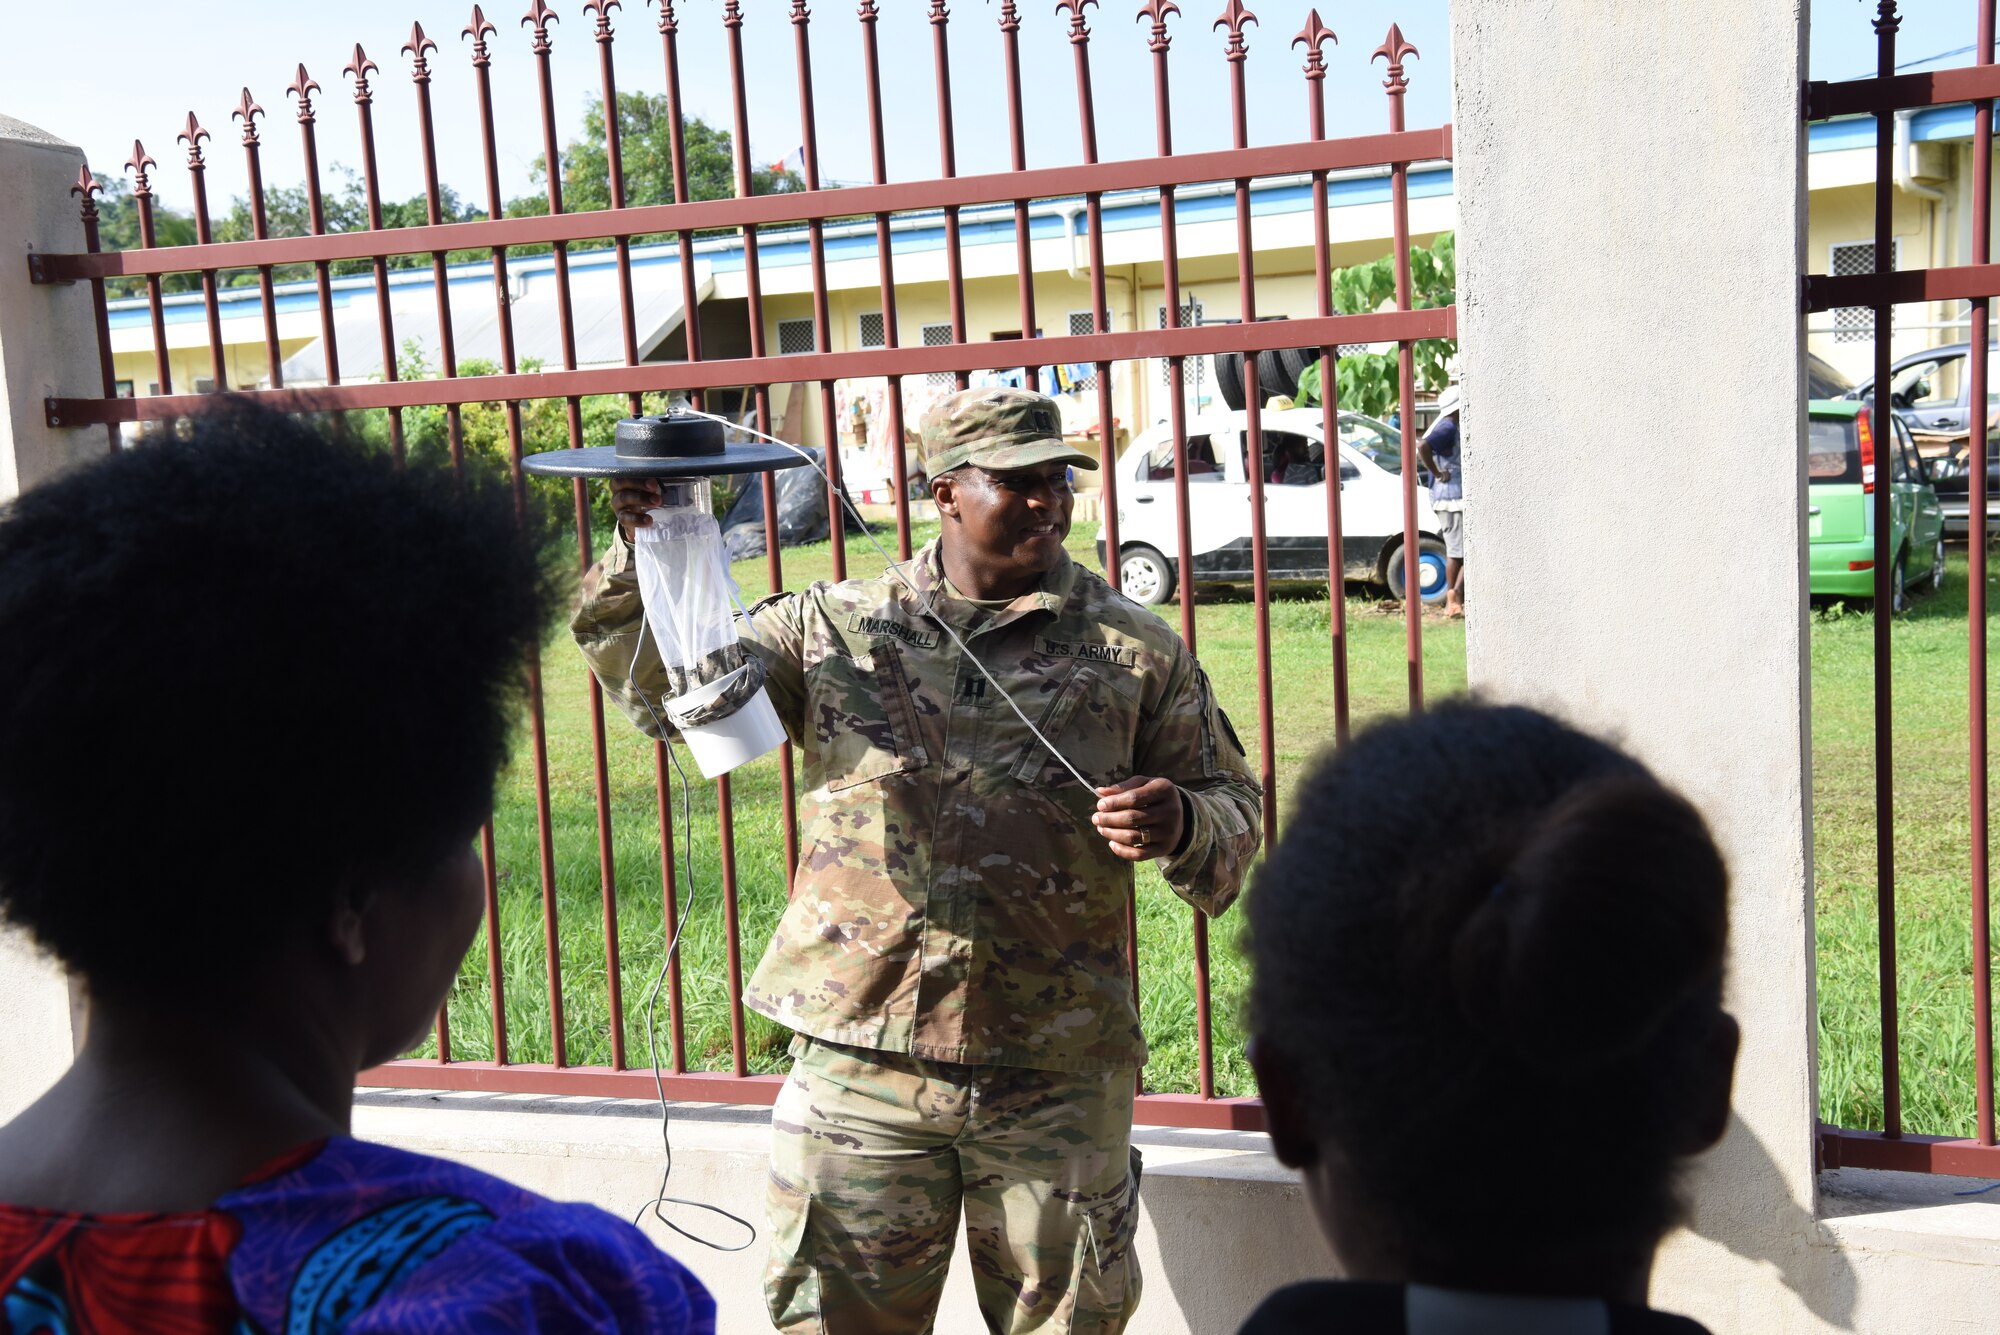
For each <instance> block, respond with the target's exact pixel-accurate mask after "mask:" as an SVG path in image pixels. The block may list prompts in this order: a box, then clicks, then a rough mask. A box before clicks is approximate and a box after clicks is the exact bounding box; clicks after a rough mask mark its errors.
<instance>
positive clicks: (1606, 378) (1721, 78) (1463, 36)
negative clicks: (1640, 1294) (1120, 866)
mask: <svg viewBox="0 0 2000 1335" xmlns="http://www.w3.org/2000/svg"><path fill="white" fill-rule="evenodd" d="M1451 21H1452V36H1453V44H1454V46H1453V55H1454V71H1455V79H1456V87H1455V101H1456V108H1455V116H1454V120H1455V122H1456V142H1457V162H1456V164H1455V166H1456V171H1457V181H1458V204H1459V210H1460V217H1461V220H1462V221H1461V227H1460V231H1459V234H1458V254H1459V275H1460V277H1459V302H1460V307H1459V332H1460V337H1461V353H1460V357H1461V365H1462V367H1463V378H1464V386H1465V392H1466V399H1465V403H1466V407H1465V424H1466V425H1465V429H1466V454H1467V477H1468V479H1469V482H1468V500H1469V505H1468V513H1467V525H1466V527H1467V562H1466V577H1467V582H1468V604H1469V611H1470V620H1469V623H1468V627H1467V635H1466V657H1467V665H1468V671H1469V675H1470V679H1471V682H1472V685H1473V688H1474V689H1475V690H1476V691H1478V692H1480V693H1481V694H1483V695H1484V696H1486V697H1488V698H1494V699H1502V700H1519V701H1526V702H1530V703H1534V704H1538V705H1541V706H1544V707H1546V708H1549V709H1551V710H1553V711H1555V712H1557V713H1559V714H1561V715H1564V716H1566V717H1568V718H1570V719H1572V720H1574V721H1576V722H1578V723H1580V724H1582V725H1584V726H1586V727H1589V728H1592V729H1595V730H1598V731H1600V732H1603V733H1607V734H1610V735H1611V736H1614V737H1617V738H1619V739H1621V740H1622V741H1624V742H1625V743H1626V744H1627V745H1629V746H1630V747H1632V748H1633V749H1634V750H1636V751H1637V752H1638V753H1639V754H1640V755H1641V756H1643V757H1644V758H1645V759H1646V761H1647V762H1648V763H1649V764H1651V765H1652V766H1653V767H1654V768H1655V769H1656V770H1657V771H1658V772H1659V773H1660V774H1661V775H1662V776H1663V777H1664V778H1666V779H1667V780H1668V781H1670V782H1672V783H1673V784H1675V785H1677V786H1678V787H1679V788H1680V789H1681V790H1682V791H1684V792H1686V793H1687V794H1688V795H1689V796H1690V797H1691V798H1692V799H1693V800H1694V801H1695V802H1696V803H1698V804H1699V806H1700V807H1701V809H1702V811H1703V812H1704V813H1705V814H1706V816H1707V818H1708V820H1709V822H1710V824H1711V826H1712V827H1713V829H1714V831H1715V834H1716V836H1717V838H1718V839H1719V841H1720V842H1721V845H1722V847H1723V850H1724V852H1725V853H1726V855H1727V857H1728V860H1729V865H1730V868H1731V870H1732V872H1733V875H1734V904H1733V916H1732V922H1731V927H1732V933H1733V939H1732V949H1733V958H1732V962H1731V967H1730V997H1729V1003H1730V1007H1731V1009H1732V1010H1733V1011H1734V1012H1735V1013H1736V1014H1737V1016H1738V1017H1739V1019H1740V1020H1741V1021H1742V1024H1743V1031H1744V1047H1743V1055H1742V1059H1741V1061H1740V1063H1739V1065H1738V1067H1737V1098H1736V1108H1737V1118H1736V1122H1735V1125H1734V1127H1733V1130H1732V1132H1731V1134H1730V1136H1729V1137H1728V1139H1727V1140H1726V1142H1725V1143H1724V1144H1723V1146H1722V1147H1721V1148H1720V1149H1719V1150H1717V1151H1716V1152H1714V1153H1712V1154H1711V1155H1709V1156H1708V1157H1707V1158H1706V1159H1705V1160H1704V1161H1702V1163H1701V1164H1700V1166H1699V1167H1698V1169H1697V1170H1696V1171H1695V1172H1694V1174H1693V1176H1692V1178H1691V1179H1690V1182H1689V1194H1690V1196H1691V1198H1692V1201H1693V1205H1694V1218H1693V1220H1692V1229H1691V1231H1689V1232H1687V1233H1684V1234H1682V1235H1678V1236H1677V1237H1676V1238H1675V1239H1673V1240H1672V1241H1671V1243H1670V1244H1669V1246H1668V1247H1667V1249H1666V1250H1665V1252H1664V1254H1663V1257H1662V1262H1661V1267H1660V1270H1659V1272H1658V1274H1657V1276H1656V1280H1655V1284H1654V1298H1655V1301H1656V1302H1658V1303H1660V1304H1661V1305H1663V1306H1666V1307H1668V1308H1671V1309H1674V1310H1678V1311H1683V1312H1686V1313H1688V1314H1690V1315H1692V1316H1695V1317H1696V1318H1698V1319H1701V1320H1704V1321H1705V1322H1706V1323H1707V1324H1709V1325H1711V1326H1712V1327H1713V1328H1714V1329H1716V1330H1718V1331H1723V1330H1732V1331H1733V1330H1757V1331H1765V1332H1777V1331H1791V1330H1809V1329H1810V1330H1818V1329H1826V1328H1839V1329H1845V1328H1847V1327H1848V1318H1849V1317H1850V1316H1851V1314H1852V1286H1851V1284H1850V1285H1848V1286H1846V1289H1845V1292H1846V1298H1845V1299H1842V1297H1841V1291H1842V1290H1841V1285H1840V1283H1839V1277H1838V1275H1837V1273H1836V1272H1837V1271H1839V1270H1840V1268H1841V1266H1842V1265H1843V1264H1844V1263H1843V1262H1842V1260H1841V1258H1840V1257H1839V1256H1838V1254H1837V1253H1833V1252H1832V1251H1831V1250H1830V1249H1827V1248H1826V1247H1825V1239H1824V1237H1823V1235H1822V1234H1821V1232H1820V1229H1819V1226H1818V1224H1817V1221H1816V1219H1815V1204H1816V1203H1815V1178H1814V1129H1815V1121H1814V1084H1813V951H1812V914H1811V861H1810V852H1811V834H1810V827H1809V823H1808V813H1809V811H1810V809H1811V806H1810V802H1809V800H1808V788H1807V784H1808V769H1807V765H1808V746H1809V740H1810V736H1809V732H1808V728H1807V720H1808V709H1809V704H1810V701H1809V678H1808V669H1809V659H1808V644H1807V622H1806V599H1805V567H1804V544H1805V535H1804V504H1805V502H1804V490H1805V489H1804V476H1803V470H1802V464H1801V459H1802V413H1803V400H1804V396H1803V389H1802V382H1801V353H1800V348H1801V328H1800V316H1799V296H1798V294H1799V275H1800V274H1801V273H1802V272H1803V271H1804V270H1803V266H1802V253H1803V246H1804V238H1805V230H1804V201H1805V191H1804V132H1803V127H1802V126H1801V124H1800V120H1799V87H1800V80H1801V79H1802V78H1803V77H1804V60H1805V55H1804V50H1805V36H1806V16H1805V11H1804V4H1803V0H1745V3H1742V4H1732V5H1723V6H1718V5H1714V4H1710V3H1707V0H1659V3H1655V4H1644V5H1634V4H1605V3H1603V0H1544V2H1543V3H1540V4H1534V5H1525V4H1521V3H1519V2H1518V0H1453V4H1452V6H1451ZM1605 944H1606V948H1607V949H1619V948H1629V949H1633V950H1643V949H1644V948H1645V945H1644V943H1643V942H1629V943H1622V947H1621V943H1617V942H1607V943H1605ZM1579 1113H1580V1114H1584V1115H1587V1113H1586V1111H1585V1110H1579ZM1843 1304H1844V1305H1843ZM1869 1328H1871V1329H1887V1328H1888V1327H1869ZM1932 1328H1935V1327H1932Z"/></svg>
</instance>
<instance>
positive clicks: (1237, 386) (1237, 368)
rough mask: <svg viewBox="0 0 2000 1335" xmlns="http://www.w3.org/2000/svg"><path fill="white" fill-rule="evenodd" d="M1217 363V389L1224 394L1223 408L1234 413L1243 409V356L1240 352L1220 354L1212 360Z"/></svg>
mask: <svg viewBox="0 0 2000 1335" xmlns="http://www.w3.org/2000/svg"><path fill="white" fill-rule="evenodd" d="M1211 360H1212V361H1213V362H1214V363H1215V387H1216V389H1218V390H1219V391H1221V393H1222V406H1223V407H1225V408H1228V409H1229V410H1230V411H1232V412H1234V411H1237V410H1239V409H1241V408H1242V407H1243V354H1242V353H1240V352H1218V353H1216V354H1215V356H1214V357H1213V358H1212V359H1211Z"/></svg>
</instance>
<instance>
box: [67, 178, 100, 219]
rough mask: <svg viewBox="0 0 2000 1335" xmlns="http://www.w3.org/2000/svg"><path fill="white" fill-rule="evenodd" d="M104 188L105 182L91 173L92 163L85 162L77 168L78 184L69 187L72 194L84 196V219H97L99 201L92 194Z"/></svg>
mask: <svg viewBox="0 0 2000 1335" xmlns="http://www.w3.org/2000/svg"><path fill="white" fill-rule="evenodd" d="M102 189H104V183H103V182H102V181H100V180H98V179H97V178H96V177H95V176H93V175H91V173H90V165H89V164H88V163H85V164H84V165H83V166H81V167H78V168H77V169H76V184H75V185H73V186H71V187H70V188H69V192H70V193H71V194H72V195H82V196H83V220H84V221H85V222H87V223H88V222H96V221H97V201H96V200H94V199H92V198H91V196H92V195H94V194H96V193H97V192H98V191H100V190H102Z"/></svg>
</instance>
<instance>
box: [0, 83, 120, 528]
mask: <svg viewBox="0 0 2000 1335" xmlns="http://www.w3.org/2000/svg"><path fill="white" fill-rule="evenodd" d="M82 166H83V151H82V150H81V149H78V148H76V147H74V146H72V145H70V144H65V143H63V142H62V141H61V140H60V139H57V138H55V137H54V136H53V135H50V134H48V133H46V132H45V131H42V130H38V129H36V128H35V127H34V126H32V125H28V124H26V123H24V122H22V121H17V120H12V119H10V118H8V117H6V116H0V181H5V182H6V188H5V189H4V190H0V500H5V499H6V498H7V497H9V496H17V495H19V494H20V493H21V492H23V491H25V490H26V489H27V488H29V487H32V486H33V485H35V483H37V482H39V481H41V480H42V479H44V478H46V477H49V476H50V475H52V474H54V473H56V472H57V471H59V470H60V469H62V468H65V467H67V466H68V465H70V464H72V463H75V462H77V461H79V460H82V459H86V458H94V457H96V456H97V455H99V454H102V453H103V452H104V451H105V450H106V449H108V448H109V438H108V437H107V436H106V434H105V432H104V429H103V428H102V427H98V428H93V429H88V430H79V429H71V428H66V427H56V428H51V427H50V426H49V425H48V421H47V418H46V414H45V410H44V407H43V403H42V401H43V399H45V398H46V397H48V396H49V395H51V394H62V395H70V396H82V395H97V394H101V393H102V392H103V388H104V387H103V382H102V380H101V378H100V372H99V368H98V358H97V331H96V324H95V316H94V315H93V313H92V311H91V307H90V287H89V285H88V284H85V283H77V284H74V285H71V286H59V285H49V286H37V285H35V284H34V283H31V282H29V281H28V256H29V255H30V254H32V253H33V252H35V251H57V252H63V251H78V250H82V249H83V223H82V222H81V220H80V214H79V208H78V203H77V199H76V197H75V196H73V195H71V194H70V193H69V188H70V186H71V185H73V184H74V183H75V182H76V174H77V169H78V168H80V167H82Z"/></svg>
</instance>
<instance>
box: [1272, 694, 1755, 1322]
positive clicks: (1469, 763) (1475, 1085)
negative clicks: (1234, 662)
mask: <svg viewBox="0 0 2000 1335" xmlns="http://www.w3.org/2000/svg"><path fill="white" fill-rule="evenodd" d="M1418 802H1422V803H1423V804H1425V806H1426V809H1427V810H1430V811H1431V812H1433V813H1434V818H1435V820H1436V822H1437V825H1438V828H1440V829H1448V830H1450V831H1452V838H1451V839H1449V840H1446V841H1436V840H1432V841H1421V840H1417V841H1413V840H1411V839H1410V838H1409V836H1408V831H1407V829H1406V828H1405V827H1404V826H1403V825H1402V824H1401V823H1399V821H1398V820H1397V817H1396V813H1398V812H1402V811H1407V810H1409V809H1410V808H1411V804H1413V803H1418ZM1247 911H1248V913H1249V915H1250V939H1251V948H1250V956H1251V967H1252V981H1251V987H1250V1028H1251V1035H1252V1037H1251V1044H1250V1062H1251V1065H1252V1067H1253V1068H1254V1069H1255V1070H1256V1073H1257V1081H1258V1085H1259V1087H1260V1090H1261V1092H1262V1094H1263V1098H1264V1105H1265V1115H1266V1118H1267V1121H1268V1126H1269V1129H1270V1134H1271V1143H1272V1147H1273V1150H1274V1151H1275V1153H1276V1154H1277V1156H1278V1158H1279V1159H1280V1160H1281V1161H1283V1162H1284V1163H1286V1164H1288V1165H1290V1166H1291V1167H1293V1168H1296V1169H1297V1170H1298V1171H1299V1172H1300V1174H1301V1175H1302V1177H1303V1179H1304V1183H1305V1190H1306V1195H1307V1197H1308V1199H1309V1201H1310V1202H1311V1205H1312V1208H1313V1210H1314V1212H1315V1214H1316V1216H1317V1218H1318V1221H1319V1225H1320V1228H1321V1230H1322V1231H1323V1232H1324V1233H1325V1235H1326V1238H1327V1240H1328V1241H1329V1242H1330V1243H1331V1244H1332V1247H1333V1250H1334V1252H1335V1254H1336V1255H1337V1257H1338V1258H1339V1261H1340V1263H1341V1267H1342V1270H1343V1272H1344V1273H1345V1274H1346V1275H1347V1276H1348V1278H1347V1279H1345V1280H1339V1281H1334V1280H1326V1281H1316V1282H1310V1283H1304V1284H1295V1285H1291V1286H1289V1287H1287V1288H1284V1289H1281V1290H1279V1291H1278V1292H1277V1293H1275V1294H1273V1295H1271V1296H1270V1297H1269V1298H1268V1299H1266V1300H1265V1302H1264V1304H1263V1305H1262V1306H1261V1307H1259V1308H1258V1309H1257V1310H1256V1312H1254V1313H1253V1314H1252V1316H1251V1317H1250V1319H1249V1321H1248V1322H1247V1323H1246V1324H1245V1325H1244V1326H1243V1328H1242V1335H1293V1333H1298V1335H1303V1333H1304V1332H1308V1331H1312V1332H1317V1331H1327V1330H1338V1331H1341V1332H1344V1333H1351V1335H1401V1333H1403V1332H1408V1335H1429V1333H1431V1332H1469V1331H1492V1332H1514V1331H1522V1332H1528V1331H1533V1332H1556V1331H1561V1332H1572V1331H1573V1332H1584V1331H1594V1332H1600V1333H1601V1335H1703V1328H1702V1327H1701V1326H1699V1325H1697V1324H1696V1323H1695V1322H1693V1321H1690V1320H1687V1319H1686V1318H1683V1317H1678V1316H1670V1315H1666V1314H1663V1313H1659V1312H1654V1311H1651V1310H1649V1309H1648V1308H1647V1307H1646V1290H1647V1282H1648V1277H1649V1275H1650V1272H1651V1269H1652V1264H1653V1253H1654V1250H1655V1249H1656V1248H1657V1247H1658V1245H1659V1243H1660V1240H1661V1239H1662V1237H1664V1236H1665V1234H1666V1233H1667V1231H1668V1230H1669V1229H1671V1228H1672V1227H1674V1226H1675V1224H1676V1223H1678V1222H1679V1221H1680V1219H1681V1214H1682V1211H1681V1206H1680V1204H1679V1202H1678V1200H1677V1199H1676V1195H1675V1191H1674V1180H1675V1176H1676V1173H1677V1171H1678V1169H1679V1167H1680V1165H1681V1164H1683V1163H1684V1162H1685V1161H1686V1160H1687V1159H1688V1158H1689V1157H1690V1156H1692V1155H1695V1154H1698V1153H1700V1152H1701V1151H1703V1150H1705V1149H1706V1148H1708V1147H1709V1146H1711V1145H1713V1144H1714V1143H1715V1142H1716V1141H1717V1140H1719V1139H1720V1138H1721V1136H1722V1133H1723V1131H1724V1128H1725V1127H1726V1126H1727V1124H1728V1119H1729V1092H1730V1082H1731V1074H1732V1070H1733V1067H1734V1064H1735V1057H1736V1048H1737V1039H1738V1033H1737V1026H1736V1022H1735V1021H1734V1020H1733V1019H1732V1018H1731V1017H1730V1016H1729V1015H1728V1014H1727V1013H1726V1012H1725V1011H1724V1010H1723V1008H1722V983H1723V963H1724V954H1725V949H1726V945H1727V934H1728V875H1727V872H1726V870H1725V868H1724V865H1723V861H1722V857H1721V854H1720V853H1719V852H1718V851H1717V850H1716V847H1715V843H1714V841H1713V840H1712V839H1711V838H1710V836H1709V833H1708V830H1707V827H1706V826H1705V825H1704V824H1703V822H1702V819H1701V817H1700V815H1698V814H1697V813H1696V812H1695V810H1694V808H1693V807H1691V806H1690V805H1689V804H1688V803H1687V801H1686V800H1685V799H1683V798H1681V797H1680V796H1678V795H1677V794H1675V793H1674V792H1673V791H1672V790H1670V789H1669V788H1667V787H1665V786H1664V785H1663V784H1661V783H1660V781H1659V780H1658V779H1656V778H1654V777H1653V776H1652V775H1651V774H1650V773H1648V772H1647V770H1646V769H1645V767H1643V766H1642V765H1640V764H1639V763H1638V762H1637V761H1635V760H1633V759H1631V758H1630V757H1629V756H1626V755H1624V754H1622V753H1621V752H1620V751H1618V750H1617V749H1616V748H1615V747H1613V746H1611V745H1609V744H1608V743H1605V742H1602V741H1599V740H1597V739H1596V738H1593V737H1589V736H1586V735H1584V734H1583V733H1580V732H1577V731H1576V730H1574V729H1572V728H1569V727H1567V726H1565V725H1563V724H1562V723H1559V722H1557V721H1556V720H1554V719H1552V718H1549V717H1548V716H1547V715H1544V714H1541V713H1537V712H1535V711H1533V710H1530V709H1522V708H1500V707H1492V706H1484V705H1476V704H1463V703H1461V704H1454V705H1447V706H1445V707H1444V708H1442V709H1439V710H1437V711H1435V712H1433V713H1428V714H1424V715H1421V716H1418V717H1414V718H1410V719H1407V720H1400V721H1397V722H1392V723H1384V724H1379V725H1377V726H1375V727H1373V728H1371V729H1368V730H1366V731H1364V732H1362V733H1361V734H1359V735H1358V736H1356V737H1355V739H1354V740H1353V741H1352V743H1350V744H1349V745H1347V746H1345V747H1343V748H1341V749H1340V750H1339V751H1338V752H1336V753H1334V754H1333V755H1332V756H1331V757H1330V758H1328V759H1326V760H1324V761H1322V762H1321V763H1320V764H1319V766H1318V768H1317V769H1316V770H1314V771H1313V772H1312V773H1311V774H1310V775H1309V776H1308V777H1307V778H1306V780H1305V782H1304V783H1303V784H1302V785H1301V786H1300V789H1299V792H1298V797H1297V802H1296V804H1295V806H1294V808H1293V816H1292V819H1291V820H1290V821H1289V822H1288V824H1287V826H1286V832H1285V834H1284V836H1283V838H1282V839H1280V840H1279V841H1278V843H1277V845H1276V847H1275V848H1274V849H1273V850H1272V852H1271V854H1270V857H1269V859H1268V860H1267V861H1266V863H1265V864H1264V867H1263V869H1262V870H1261V871H1260V872H1259V874H1258V876H1257V879H1256V884H1255V886H1254V887H1253V888H1252V891H1251V893H1250V896H1249V902H1248V910H1247ZM1468 1126H1473V1127H1476V1128H1477V1137H1478V1139H1479V1141H1480V1142H1481V1143H1482V1144H1487V1145H1493V1146H1503V1147H1504V1152H1501V1153H1495V1154H1490V1155H1485V1156H1482V1157H1481V1158H1480V1159H1479V1160H1478V1162H1477V1164H1476V1165H1475V1166H1474V1167H1473V1168H1472V1169H1471V1170H1468V1167H1467V1161H1466V1160H1465V1158H1464V1157H1463V1156H1461V1155H1455V1154H1450V1153H1441V1152H1440V1149H1439V1147H1440V1146H1449V1145H1453V1144H1456V1143H1461V1142H1463V1140H1464V1138H1465V1136H1466V1128H1467V1127H1468Z"/></svg>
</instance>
